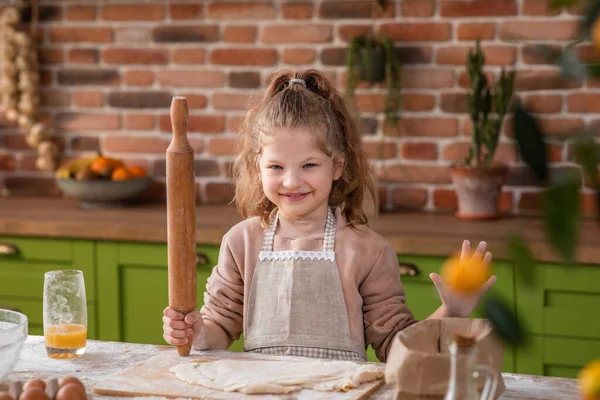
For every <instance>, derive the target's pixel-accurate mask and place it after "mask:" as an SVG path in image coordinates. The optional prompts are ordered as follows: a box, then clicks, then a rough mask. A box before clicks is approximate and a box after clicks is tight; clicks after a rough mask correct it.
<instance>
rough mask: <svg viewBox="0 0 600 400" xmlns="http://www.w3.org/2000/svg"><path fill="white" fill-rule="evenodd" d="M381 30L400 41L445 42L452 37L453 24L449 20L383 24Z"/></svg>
mask: <svg viewBox="0 0 600 400" xmlns="http://www.w3.org/2000/svg"><path fill="white" fill-rule="evenodd" d="M380 32H381V33H383V34H384V35H387V36H389V37H390V38H391V39H392V40H394V41H399V42H444V41H447V40H450V39H452V24H450V23H448V22H402V23H393V24H383V25H381V28H380Z"/></svg>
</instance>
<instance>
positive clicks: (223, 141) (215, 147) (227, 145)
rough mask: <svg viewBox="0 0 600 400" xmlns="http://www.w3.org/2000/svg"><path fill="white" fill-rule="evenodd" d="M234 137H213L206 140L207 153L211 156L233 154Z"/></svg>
mask: <svg viewBox="0 0 600 400" xmlns="http://www.w3.org/2000/svg"><path fill="white" fill-rule="evenodd" d="M235 144H236V141H235V138H213V139H211V140H210V141H209V142H208V149H207V150H208V154H211V155H213V156H233V155H235V154H236V153H235Z"/></svg>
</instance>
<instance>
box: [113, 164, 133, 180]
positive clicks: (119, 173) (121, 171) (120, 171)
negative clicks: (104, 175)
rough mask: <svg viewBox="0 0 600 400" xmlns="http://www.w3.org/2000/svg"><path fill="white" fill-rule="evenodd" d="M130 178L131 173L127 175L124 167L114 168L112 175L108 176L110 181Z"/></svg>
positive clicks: (127, 172)
mask: <svg viewBox="0 0 600 400" xmlns="http://www.w3.org/2000/svg"><path fill="white" fill-rule="evenodd" d="M131 178H132V176H131V173H129V171H128V170H127V168H125V167H118V168H115V169H114V171H113V172H112V175H111V176H110V179H112V180H113V181H124V180H127V179H131Z"/></svg>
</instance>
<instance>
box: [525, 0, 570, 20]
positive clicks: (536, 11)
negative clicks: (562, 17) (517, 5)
mask: <svg viewBox="0 0 600 400" xmlns="http://www.w3.org/2000/svg"><path fill="white" fill-rule="evenodd" d="M560 12H561V10H560V9H555V10H552V9H551V8H550V2H549V1H548V0H523V6H522V9H521V15H525V16H546V17H550V16H556V15H559V14H560Z"/></svg>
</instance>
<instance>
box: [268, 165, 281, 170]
mask: <svg viewBox="0 0 600 400" xmlns="http://www.w3.org/2000/svg"><path fill="white" fill-rule="evenodd" d="M269 169H282V168H281V165H271V166H269Z"/></svg>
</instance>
